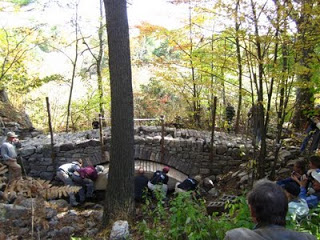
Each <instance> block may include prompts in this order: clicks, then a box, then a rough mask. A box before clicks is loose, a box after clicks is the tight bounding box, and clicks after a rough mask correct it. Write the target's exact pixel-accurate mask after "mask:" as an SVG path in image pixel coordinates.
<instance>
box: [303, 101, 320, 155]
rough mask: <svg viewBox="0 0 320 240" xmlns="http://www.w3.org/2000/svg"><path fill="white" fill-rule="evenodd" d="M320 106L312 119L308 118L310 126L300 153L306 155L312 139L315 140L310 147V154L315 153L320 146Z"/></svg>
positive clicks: (313, 113)
mask: <svg viewBox="0 0 320 240" xmlns="http://www.w3.org/2000/svg"><path fill="white" fill-rule="evenodd" d="M319 128H320V105H317V106H316V107H315V108H314V110H313V112H312V114H311V115H310V117H308V124H307V128H306V133H307V136H306V137H305V138H304V139H303V141H302V144H301V147H300V152H301V153H304V151H305V150H306V148H307V145H308V142H309V140H310V139H311V138H313V141H312V144H311V146H310V152H314V151H315V150H316V149H317V148H318V145H319V140H320V137H319V135H320V130H319Z"/></svg>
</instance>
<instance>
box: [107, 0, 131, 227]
mask: <svg viewBox="0 0 320 240" xmlns="http://www.w3.org/2000/svg"><path fill="white" fill-rule="evenodd" d="M104 3H105V9H106V19H107V33H108V46H109V69H110V86H111V151H110V168H109V177H108V186H107V189H106V199H105V208H104V217H103V224H104V225H107V224H108V223H109V222H110V221H111V220H117V218H120V217H121V219H128V218H130V216H132V213H133V210H134V201H133V191H134V185H133V174H134V138H133V136H134V132H133V93H132V76H131V62H130V47H129V29H128V17H127V6H126V0H104Z"/></svg>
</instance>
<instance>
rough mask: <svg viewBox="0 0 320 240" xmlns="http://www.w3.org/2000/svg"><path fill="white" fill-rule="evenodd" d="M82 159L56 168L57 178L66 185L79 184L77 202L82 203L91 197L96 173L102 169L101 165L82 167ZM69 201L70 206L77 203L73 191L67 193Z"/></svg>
mask: <svg viewBox="0 0 320 240" xmlns="http://www.w3.org/2000/svg"><path fill="white" fill-rule="evenodd" d="M82 164H83V162H82V159H79V160H77V161H73V162H71V163H65V164H63V165H61V166H60V167H59V168H58V170H57V178H58V179H60V180H61V181H62V182H63V183H64V184H65V185H67V186H81V189H80V191H79V192H78V195H79V202H80V203H83V202H85V201H86V199H90V198H92V197H93V192H94V181H96V180H97V178H98V174H99V173H100V172H103V171H104V167H103V166H101V165H97V166H96V167H94V166H87V167H82ZM69 201H70V204H71V206H77V205H79V202H77V200H76V196H75V194H74V193H69Z"/></svg>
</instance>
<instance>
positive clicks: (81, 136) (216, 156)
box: [19, 127, 252, 180]
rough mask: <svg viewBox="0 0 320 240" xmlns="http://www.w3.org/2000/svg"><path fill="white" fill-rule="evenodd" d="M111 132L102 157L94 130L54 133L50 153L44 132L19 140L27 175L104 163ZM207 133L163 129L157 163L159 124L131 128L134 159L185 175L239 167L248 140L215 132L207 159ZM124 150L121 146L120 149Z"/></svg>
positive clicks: (249, 148) (106, 132) (42, 175)
mask: <svg viewBox="0 0 320 240" xmlns="http://www.w3.org/2000/svg"><path fill="white" fill-rule="evenodd" d="M110 135H111V133H110V129H109V128H105V129H104V144H105V146H104V151H105V158H104V159H102V158H101V146H100V141H99V132H98V130H89V131H85V132H79V133H73V134H71V133H69V134H66V133H64V134H63V133H61V134H56V135H54V142H55V144H54V155H55V158H54V159H55V161H54V162H53V161H52V151H51V144H50V141H51V140H50V138H49V137H48V136H46V135H38V136H37V137H33V138H28V139H25V140H23V141H22V148H21V149H20V151H19V152H20V156H21V157H22V159H23V165H24V168H25V169H26V172H27V174H28V175H29V176H32V177H40V178H43V179H49V180H50V179H52V178H53V176H54V174H55V171H56V168H57V167H58V166H60V165H61V164H64V163H67V162H72V161H74V160H77V159H79V158H81V159H83V160H84V162H85V165H88V164H93V165H95V164H100V163H107V162H108V161H109V150H110V140H111V136H110ZM210 145H211V143H210V132H206V131H195V130H188V129H175V128H166V129H165V137H164V146H165V150H164V160H163V162H161V127H137V128H136V129H135V145H134V148H135V159H140V160H150V161H153V162H158V163H162V164H167V165H169V166H170V167H172V168H175V169H176V170H178V171H181V172H183V173H185V174H188V175H195V174H201V175H203V176H208V175H218V174H221V173H224V172H226V171H228V170H229V169H231V168H235V167H237V166H239V165H240V164H241V163H242V162H243V161H245V160H246V156H248V154H246V155H244V154H243V153H244V152H247V153H248V152H250V151H252V146H251V144H250V141H249V140H248V139H245V138H242V137H241V136H235V135H228V134H225V133H220V132H216V133H215V139H214V144H213V146H214V151H213V159H212V160H211V159H210ZM124 151H125V149H124Z"/></svg>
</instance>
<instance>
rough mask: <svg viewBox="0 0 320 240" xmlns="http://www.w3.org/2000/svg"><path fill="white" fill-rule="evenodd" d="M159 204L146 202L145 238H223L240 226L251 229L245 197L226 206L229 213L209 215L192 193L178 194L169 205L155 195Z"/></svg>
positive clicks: (201, 201)
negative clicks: (227, 232) (229, 231)
mask: <svg viewBox="0 0 320 240" xmlns="http://www.w3.org/2000/svg"><path fill="white" fill-rule="evenodd" d="M156 199H157V200H156V201H154V202H153V201H151V200H148V199H147V200H146V204H145V205H144V207H143V211H144V217H145V218H144V220H143V221H142V222H140V223H139V232H140V233H141V234H142V235H143V239H146V240H148V239H150V240H151V239H176V240H180V239H190V240H197V239H199V240H200V239H201V240H206V239H208V240H209V239H223V238H224V236H225V233H226V231H228V230H230V229H233V228H237V227H248V228H252V227H253V223H252V222H251V218H250V213H249V209H248V206H247V204H246V201H245V198H244V197H239V198H238V199H237V201H236V202H235V203H232V204H231V203H230V204H227V208H228V209H229V211H228V213H224V214H222V215H220V216H219V215H218V213H214V214H213V215H212V216H209V215H207V211H206V206H205V202H204V201H203V200H201V199H200V200H199V199H195V198H194V197H193V196H192V195H191V194H190V193H179V194H177V196H176V197H175V198H174V199H173V200H171V201H170V203H169V206H165V205H166V203H165V202H164V201H163V200H162V198H161V196H160V195H159V194H156Z"/></svg>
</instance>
